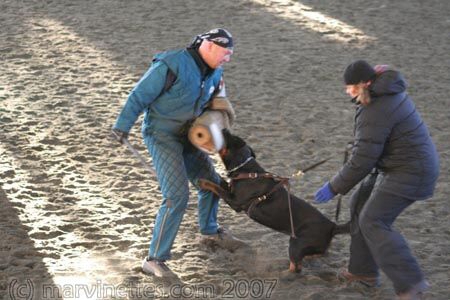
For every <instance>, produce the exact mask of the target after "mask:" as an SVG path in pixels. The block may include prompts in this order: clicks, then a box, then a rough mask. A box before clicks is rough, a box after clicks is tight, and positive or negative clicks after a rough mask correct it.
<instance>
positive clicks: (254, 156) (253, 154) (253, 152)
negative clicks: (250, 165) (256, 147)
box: [248, 146, 256, 159]
mask: <svg viewBox="0 0 450 300" xmlns="http://www.w3.org/2000/svg"><path fill="white" fill-rule="evenodd" d="M248 149H250V154H251V156H253V158H255V159H256V154H255V151H253V149H252V147H250V146H248Z"/></svg>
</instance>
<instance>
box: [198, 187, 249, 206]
mask: <svg viewBox="0 0 450 300" xmlns="http://www.w3.org/2000/svg"><path fill="white" fill-rule="evenodd" d="M220 184H221V185H220V186H219V185H217V184H215V183H214V182H211V181H209V180H207V179H199V180H198V185H199V187H200V188H201V189H204V190H208V191H211V192H212V193H214V194H216V195H217V196H219V197H220V198H222V199H223V201H225V202H226V203H227V204H228V205H229V206H230V207H231V208H232V209H234V210H235V211H237V212H240V211H242V208H241V207H240V206H238V205H236V198H235V197H234V195H233V194H232V193H231V192H230V190H229V188H228V184H227V182H226V181H225V180H223V179H222V180H221V182H220Z"/></svg>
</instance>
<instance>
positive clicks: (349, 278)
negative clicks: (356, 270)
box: [338, 269, 380, 287]
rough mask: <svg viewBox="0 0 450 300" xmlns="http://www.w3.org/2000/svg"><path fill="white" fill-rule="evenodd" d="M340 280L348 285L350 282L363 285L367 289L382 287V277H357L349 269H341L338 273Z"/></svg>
mask: <svg viewBox="0 0 450 300" xmlns="http://www.w3.org/2000/svg"><path fill="white" fill-rule="evenodd" d="M338 278H339V279H341V280H342V281H346V282H348V283H350V282H357V283H361V284H363V285H365V286H367V287H378V286H380V276H366V275H356V274H352V273H350V272H349V271H348V270H347V269H341V270H340V271H339V273H338Z"/></svg>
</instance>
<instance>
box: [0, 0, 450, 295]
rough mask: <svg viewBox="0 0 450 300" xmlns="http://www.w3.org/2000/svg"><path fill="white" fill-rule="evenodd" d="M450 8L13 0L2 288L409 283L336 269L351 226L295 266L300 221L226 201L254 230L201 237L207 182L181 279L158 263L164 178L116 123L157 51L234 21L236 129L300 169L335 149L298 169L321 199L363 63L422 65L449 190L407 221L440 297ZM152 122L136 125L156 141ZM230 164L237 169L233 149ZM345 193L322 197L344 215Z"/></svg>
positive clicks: (418, 97)
mask: <svg viewBox="0 0 450 300" xmlns="http://www.w3.org/2000/svg"><path fill="white" fill-rule="evenodd" d="M449 11H450V2H449V1H446V0H436V1H427V2H423V1H419V0H410V1H394V2H393V1H387V0H383V1H375V2H374V1H367V0H357V1H347V0H344V1H302V2H297V1H264V0H254V1H251V0H241V1H238V0H229V1H223V0H211V1H194V0H187V1H174V0H165V1H144V0H136V1H119V0H111V1H106V0H103V1H87V0H82V1H73V0H71V1H69V0H58V1H56V0H55V1H52V0H45V1H31V0H20V1H19V0H2V1H1V3H0V25H1V26H0V28H1V29H0V58H1V66H0V187H1V190H0V202H1V203H0V298H1V297H4V299H29V297H27V296H30V295H31V296H33V299H39V298H41V299H42V298H43V299H50V298H55V297H56V298H57V297H61V298H65V299H82V298H88V296H91V298H94V299H110V298H116V299H117V298H120V299H137V298H139V299H146V298H207V297H209V298H231V299H237V298H249V299H252V298H270V299H393V298H394V297H395V293H394V290H393V287H392V284H391V282H390V281H389V280H388V279H387V278H386V276H384V275H383V277H382V286H381V287H380V288H378V289H368V288H364V287H360V286H357V285H346V284H344V283H341V282H339V281H338V280H337V279H336V273H337V272H338V270H339V269H340V268H342V267H345V266H346V264H347V261H348V256H349V252H348V246H349V237H348V236H337V237H336V238H335V239H334V241H333V244H332V246H331V248H330V250H329V253H328V255H326V256H324V257H321V258H317V259H313V260H309V261H307V262H305V268H304V270H303V273H302V274H299V275H295V276H293V275H290V274H287V273H286V269H287V267H288V263H289V262H288V257H287V246H288V237H287V236H284V235H282V234H279V233H276V232H274V231H272V230H270V229H268V228H265V227H263V226H261V225H258V224H256V223H255V222H253V221H251V220H250V219H249V218H248V217H246V215H244V214H238V213H235V212H234V211H232V210H231V209H230V208H229V207H227V206H226V205H225V204H223V203H222V204H221V207H220V212H219V220H220V223H221V224H222V225H224V226H226V227H228V228H229V229H230V230H232V232H233V233H234V234H235V235H236V236H237V237H239V238H241V239H244V240H246V241H247V242H248V244H249V246H250V247H249V248H246V249H239V250H236V251H234V252H230V251H227V250H225V249H217V248H211V247H206V246H204V245H200V244H199V243H198V239H197V238H198V226H197V217H196V210H197V209H196V195H195V193H194V192H193V193H192V197H191V201H190V203H189V206H188V210H187V212H186V215H185V217H184V220H183V223H182V225H181V228H180V231H179V233H178V236H177V239H176V241H175V245H174V247H173V259H172V260H171V261H169V262H168V265H169V266H170V267H171V268H172V269H173V270H174V271H175V272H176V273H177V275H178V279H177V280H176V281H175V282H174V281H170V282H167V281H163V280H157V279H155V278H153V277H151V276H147V275H145V274H143V273H142V272H141V270H140V261H141V259H142V258H143V257H144V256H145V254H146V252H147V247H148V242H149V240H150V237H151V232H152V228H153V220H154V217H155V214H156V212H157V209H158V207H159V203H160V201H161V200H160V198H161V197H160V194H159V191H158V183H157V181H156V180H155V178H154V177H153V176H151V175H150V174H148V173H147V171H146V170H145V169H143V168H142V167H141V165H140V164H139V161H137V160H136V159H135V158H134V157H132V156H131V155H130V153H129V152H128V151H127V149H126V148H125V147H123V146H120V145H118V144H117V143H116V142H114V141H112V140H111V139H110V136H109V130H110V128H111V126H112V124H113V123H114V121H115V118H116V116H117V114H118V112H119V110H120V108H121V106H122V105H123V103H124V101H125V98H126V96H127V94H128V92H129V91H130V89H131V88H132V87H133V85H134V84H135V83H136V81H137V80H138V79H139V77H140V76H141V75H142V74H143V73H144V72H145V70H146V69H147V67H148V65H149V63H150V62H151V57H152V55H153V54H155V53H156V52H159V51H162V50H165V49H170V48H178V47H183V46H185V45H186V44H187V43H188V42H189V41H190V40H191V39H192V37H193V36H194V35H195V34H197V33H201V32H204V31H206V30H208V29H210V28H214V27H219V26H221V27H226V28H227V29H229V30H230V31H231V32H232V33H233V35H234V37H235V43H236V47H235V54H234V55H233V60H232V62H230V63H229V64H228V65H226V66H225V69H226V70H225V76H226V77H225V80H226V84H227V90H228V94H229V96H230V99H231V101H232V102H233V104H234V107H235V110H236V114H237V119H236V122H235V124H234V126H233V131H234V132H235V133H236V134H238V135H240V136H242V137H243V138H245V139H246V140H247V142H248V143H249V144H250V145H251V146H252V148H253V149H254V150H255V152H256V153H257V158H258V161H259V162H260V163H261V164H262V165H263V166H264V167H265V168H267V169H268V170H270V171H272V172H274V173H276V174H279V175H282V176H288V175H290V174H293V173H296V172H297V171H298V170H300V169H302V168H304V167H306V166H308V165H309V164H310V163H312V162H315V161H319V160H321V159H323V158H326V157H329V156H331V157H332V159H331V160H330V162H328V163H326V164H324V165H322V166H321V167H319V168H317V169H315V170H313V171H311V172H309V173H307V174H306V175H305V176H304V177H303V178H301V179H295V180H293V182H292V190H293V191H294V193H295V194H297V195H299V196H302V197H303V198H305V199H306V200H308V201H312V199H313V194H314V191H315V190H316V189H317V188H318V187H320V186H321V185H322V183H323V182H324V181H325V180H327V179H329V178H330V177H331V176H332V175H333V174H334V173H335V172H336V171H337V169H338V168H339V166H340V165H341V162H342V158H343V154H342V152H343V149H344V147H345V146H346V144H347V142H348V141H350V140H351V139H352V120H353V112H354V107H352V105H351V104H350V103H349V101H348V97H347V96H345V93H344V88H343V85H342V80H341V78H342V71H343V69H344V68H345V66H346V65H347V64H348V63H349V62H351V61H352V60H354V59H358V58H365V59H367V60H368V61H369V62H371V63H373V64H378V63H381V64H389V65H391V66H393V67H395V68H398V69H400V70H401V71H402V72H403V73H404V74H405V77H406V79H407V80H408V82H409V84H410V87H409V93H410V95H411V96H412V98H413V99H414V100H415V102H416V104H417V108H418V109H419V111H420V112H421V115H422V117H423V119H424V120H425V121H426V123H427V124H428V126H429V129H430V132H431V134H432V136H433V139H434V141H435V142H436V145H437V147H438V150H439V153H440V157H441V176H440V179H439V183H438V185H437V188H436V192H435V195H434V197H433V198H432V199H430V200H428V201H425V202H420V203H416V204H414V205H413V206H412V207H410V208H409V209H408V210H406V211H405V212H404V213H403V214H402V215H401V216H400V218H399V219H398V221H397V222H396V228H398V229H399V230H401V232H402V233H404V235H405V237H406V238H407V239H408V240H409V244H410V246H411V248H412V249H413V252H414V253H415V255H416V256H417V258H418V260H419V263H420V265H421V266H422V267H423V270H424V272H425V274H426V277H427V279H428V280H429V282H430V283H431V284H432V288H431V290H430V292H429V293H428V294H427V298H428V299H448V295H450V287H449V284H448V283H449V279H450V271H449V267H450V254H449V249H450V229H449V228H450V219H449V217H448V215H449V205H448V195H449V194H450V188H449V184H448V182H449V176H448V175H449V162H450V150H449V149H450V147H449V140H450V131H449V129H448V128H449V127H450V119H449V117H448V116H449V112H450V110H449V104H450V102H449V100H448V92H449V83H450V65H449V62H450V39H449V28H450V17H449V14H448V12H449ZM139 127H140V126H139V124H138V123H137V124H136V126H135V127H134V128H133V131H132V133H131V137H130V141H131V142H132V143H133V144H134V145H135V147H136V148H137V149H138V151H139V152H140V153H142V154H143V155H146V150H145V149H144V146H143V143H142V138H141V135H140V128H139ZM145 157H146V158H147V159H148V162H149V163H150V162H151V160H150V158H149V157H148V156H147V155H146V156H145ZM215 159H216V161H217V158H215ZM217 169H218V170H219V171H220V172H223V167H222V165H221V163H220V162H219V161H217ZM346 200H348V196H345V197H344V199H343V210H342V214H341V221H342V222H343V221H345V220H348V217H349V214H348V209H347V208H348V203H347V201H346ZM335 205H336V201H333V202H330V203H328V204H324V205H321V206H319V209H320V210H321V211H322V212H323V213H324V214H325V215H327V216H328V217H330V218H333V217H334V211H335ZM52 287H56V288H57V289H56V290H51V288H52ZM49 288H50V289H49ZM58 288H59V290H58ZM31 292H32V293H31ZM51 292H53V294H52V293H51ZM58 292H59V295H58ZM144 292H145V293H144Z"/></svg>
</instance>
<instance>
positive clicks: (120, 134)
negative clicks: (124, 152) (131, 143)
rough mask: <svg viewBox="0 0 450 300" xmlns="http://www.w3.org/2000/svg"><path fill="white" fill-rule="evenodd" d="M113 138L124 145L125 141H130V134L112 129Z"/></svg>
mask: <svg viewBox="0 0 450 300" xmlns="http://www.w3.org/2000/svg"><path fill="white" fill-rule="evenodd" d="M111 135H112V137H113V138H114V139H115V140H117V141H118V142H119V143H121V144H123V142H124V140H127V139H128V132H123V131H121V130H119V129H117V128H113V129H111Z"/></svg>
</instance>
